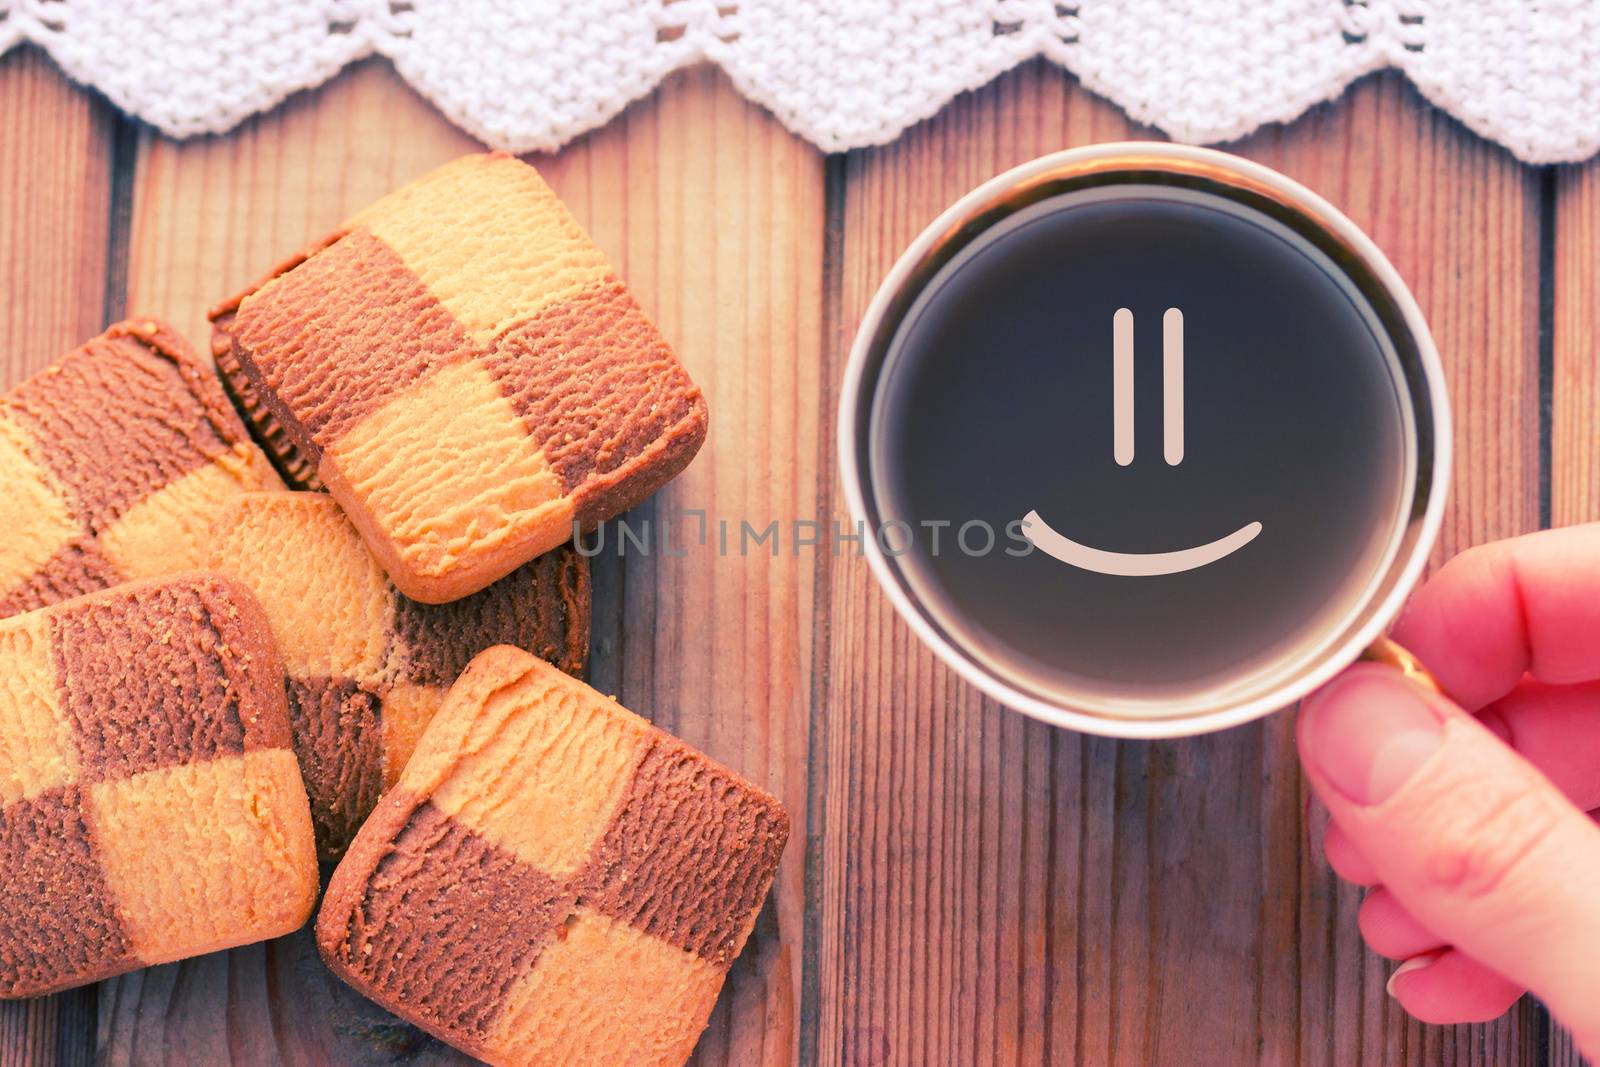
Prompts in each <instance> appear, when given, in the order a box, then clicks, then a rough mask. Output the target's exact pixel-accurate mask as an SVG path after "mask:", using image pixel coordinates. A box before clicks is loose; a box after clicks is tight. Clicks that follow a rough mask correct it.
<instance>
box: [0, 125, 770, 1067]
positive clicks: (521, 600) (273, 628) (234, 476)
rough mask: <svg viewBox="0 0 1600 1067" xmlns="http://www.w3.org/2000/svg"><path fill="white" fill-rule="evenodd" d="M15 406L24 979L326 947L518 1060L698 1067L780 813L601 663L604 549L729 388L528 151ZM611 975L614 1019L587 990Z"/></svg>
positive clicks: (420, 193) (4, 709)
mask: <svg viewBox="0 0 1600 1067" xmlns="http://www.w3.org/2000/svg"><path fill="white" fill-rule="evenodd" d="M212 322H213V327H214V332H213V337H212V354H213V356H214V357H215V362H216V367H217V371H219V372H220V379H219V376H218V374H217V373H216V372H214V371H213V370H212V368H211V367H210V366H209V365H208V364H207V363H205V362H203V361H202V360H200V359H198V358H196V357H195V355H194V354H193V352H192V351H191V350H190V348H189V347H188V346H187V345H186V344H185V343H184V341H183V340H182V338H180V337H179V336H178V335H177V334H176V333H175V332H174V331H173V330H171V329H170V328H168V327H166V326H164V325H162V324H161V323H159V322H155V321H152V320H139V321H134V322H127V323H122V324H119V325H117V326H114V327H112V328H111V329H110V330H108V331H107V332H106V333H105V334H103V335H102V336H100V337H98V338H95V339H94V340H92V341H89V342H88V343H87V344H85V345H83V346H82V347H81V348H78V349H76V350H74V351H73V352H70V353H68V354H67V355H66V356H64V357H63V358H62V359H60V360H59V361H58V362H57V363H56V364H54V365H53V366H51V367H50V368H48V369H46V370H45V371H43V372H41V373H40V374H38V375H36V376H34V377H33V378H31V379H29V380H27V381H25V382H23V383H22V384H20V385H18V386H16V387H15V388H14V389H12V390H11V392H9V393H8V394H6V395H5V396H4V397H0V489H3V493H0V498H3V499H4V500H5V501H6V516H7V520H8V521H7V522H6V523H4V524H3V525H0V898H3V906H0V997H30V996H38V995H41V994H44V993H49V992H52V991H55V990H60V989H65V988H69V987H71V986H74V985H80V984H83V983H86V982H92V981H96V980H98V979H101V978H104V977H107V976H109V975H113V974H117V973H120V972H122V971H126V970H129V969H132V968H135V967H141V966H145V965H148V964H153V963H159V962H165V961H169V960H176V959H181V958H184V957H187V956H192V955H196V954H199V953H203V952H211V951H216V950H219V949H222V948H227V947H230V946H234V945H241V944H246V943H250V942H253V941H259V940H262V939H265V938H270V937H276V936H279V935H281V934H284V933H287V932H289V931H292V930H294V929H297V928H298V927H300V926H301V925H303V924H304V923H305V922H306V921H307V920H308V919H309V917H310V915H311V913H312V911H313V910H314V909H315V907H316V902H317V894H318V891H319V888H320V884H321V883H320V874H321V872H320V870H319V862H318V861H319V859H320V860H323V861H330V862H332V861H337V864H338V865H337V867H336V868H335V869H334V870H333V872H332V874H331V877H330V879H329V881H328V883H327V888H326V892H325V893H324V895H323V900H322V906H321V909H320V914H319V916H318V919H317V943H318V945H319V947H320V949H321V952H322V954H323V957H324V959H325V960H326V962H327V963H328V965H329V967H330V968H331V969H332V970H333V971H334V973H336V974H338V975H339V976H340V977H342V978H344V979H345V980H346V981H348V982H349V983H350V984H351V985H353V986H354V987H355V988H357V989H358V990H360V991H361V992H363V993H364V994H366V995H367V996H369V997H371V998H372V999H373V1000H375V1001H377V1002H378V1003H380V1004H382V1005H383V1006H384V1007H386V1008H388V1009H389V1010H391V1011H393V1012H395V1013H396V1014H398V1015H400V1016H401V1017H402V1018H405V1019H407V1020H409V1021H411V1022H413V1023H415V1024H416V1025H418V1026H421V1027H423V1028H424V1029H426V1030H428V1031H430V1032H431V1033H433V1034H435V1035H437V1036H438V1037H440V1038H441V1039H443V1040H445V1041H448V1042H450V1043H451V1044H453V1045H455V1046H456V1047H458V1048H461V1049H463V1050H465V1051H467V1052H470V1053H472V1054H474V1055H477V1056H480V1057H482V1058H484V1059H486V1060H488V1061H489V1062H492V1063H506V1064H541V1065H542V1064H614V1063H623V1062H627V1063H641V1064H681V1063H682V1062H683V1061H684V1060H686V1059H687V1058H688V1056H689V1055H690V1053H691V1052H692V1051H693V1048H694V1045H695V1042H696V1040H697V1039H698V1037H699V1034H700V1031H701V1030H702V1029H703V1028H704V1026H705V1023H706V1020H707V1018H708V1017H709V1015H710V1012H711V1009H712V1006H713V1004H714V1002H715V1001H716V998H717V995H718V991H719V990H720V988H721V985H722V981H723V977H724V975H725V973H726V971H727V969H728V967H729V965H730V964H731V962H732V960H733V959H734V958H735V957H736V956H737V955H738V954H739V952H740V950H741V948H742V947H743V945H744V942H745V939H746V937H747V936H748V934H749V932H750V929H751V927H752V925H753V924H754V921H755V916H756V912H757V911H758V910H759V908H760V907H761V904H762V902H763V900H764V899H765V897H766V894H767V891H768V889H769V887H770V885H771V883H772V879H773V875H774V873H775V871H776V868H777V864H778V860H779V857H780V855H781V853H782V850H783V846H784V843H785V840H786V838H787V836H788V819H787V816H786V814H785V813H784V811H783V809H782V807H781V806H779V804H778V803H777V801H775V800H774V799H773V798H772V797H771V796H770V795H768V794H767V793H766V792H764V791H763V790H761V789H760V788H758V787H756V786H754V785H752V784H750V783H749V782H746V781H745V780H743V779H742V778H740V777H739V776H738V775H737V774H735V773H734V772H732V771H730V770H728V769H726V768H724V767H721V766H718V765H717V764H715V763H713V762H712V761H711V760H709V759H707V758H706V757H705V756H702V755H700V754H699V753H697V752H694V751H693V750H691V749H689V748H688V747H687V746H685V745H684V744H683V743H682V742H680V741H677V740H676V739H674V738H672V737H670V736H668V735H667V734H664V733H662V732H661V731H660V730H657V729H656V728H655V727H653V726H651V725H650V724H649V723H648V722H646V721H645V720H643V719H641V718H639V717H638V716H636V715H634V714H632V713H631V712H629V711H627V710H625V709H623V708H622V707H621V706H620V705H618V704H617V703H616V702H614V701H612V700H610V699H608V698H606V697H604V696H602V695H601V694H599V693H597V692H595V691H594V690H593V689H591V688H589V687H588V686H587V685H585V684H584V683H583V682H582V681H580V680H579V677H580V676H581V674H582V672H583V670H584V667H585V663H586V660H587V655H588V642H589V621H590V619H589V617H590V593H589V574H588V563H587V560H586V559H585V558H584V557H583V555H582V554H581V553H580V552H579V551H577V550H576V548H575V546H574V538H575V537H577V536H579V535H581V533H582V532H584V531H587V530H591V529H593V528H594V527H595V526H596V525H598V524H599V523H600V522H603V521H604V520H606V519H608V518H611V517H612V516H615V515H617V514H619V513H620V512H622V511H624V510H626V509H627V508H629V507H632V506H633V505H635V504H637V503H638V502H640V501H642V500H643V499H645V498H646V497H647V496H649V495H650V494H651V493H653V492H654V491H655V490H656V489H658V488H660V487H661V486H662V485H664V484H665V483H666V482H667V481H668V480H670V479H671V478H672V477H674V476H675V475H676V474H677V473H678V472H679V471H680V470H682V469H683V467H684V466H686V465H687V464H688V462H689V461H690V459H692V458H693V456H694V454H695V452H696V450H697V449H698V448H699V446H700V444H701V442H702V441H703V440H704V438H705V432H706V408H705V402H704V400H703V398H702V397H701V395H700V392H699V390H698V389H697V388H696V387H695V385H694V383H693V382H692V381H690V379H689V377H688V375H687V374H686V373H685V371H684V369H683V367H682V365H681V364H680V363H679V362H678V360H677V358H676V357H675V356H674V355H673V353H672V351H671V349H670V348H669V347H668V345H667V344H666V342H665V341H664V340H663V339H662V337H661V335H660V333H659V332H658V331H657V330H656V329H655V327H654V326H653V325H652V324H651V323H650V321H649V320H648V319H647V318H646V317H645V316H644V314H643V313H642V312H641V311H640V309H639V307H638V305H637V304H636V303H635V301H634V300H633V298H632V296H631V295H630V294H629V292H628V290H627V288H626V287H625V286H624V285H623V284H622V283H621V282H620V281H619V280H618V279H617V277H616V276H615V274H614V273H613V272H612V271H611V269H610V267H609V266H608V264H607V263H606V260H605V258H604V256H602V255H601V253H600V252H599V250H598V249H597V248H596V247H595V246H594V244H593V242H591V241H590V239H589V238H588V236H587V235H586V234H584V232H583V231H582V229H581V228H580V227H579V226H578V225H577V223H576V222H575V221H574V220H573V218H572V216H571V215H570V214H569V213H568V212H567V211H566V209H565V208H564V207H563V205H562V204H561V203H560V201H559V200H558V199H557V198H556V197H555V195H554V194H553V193H552V192H551V191H550V189H549V187H548V186H546V185H545V184H544V182H543V181H542V180H541V179H540V177H539V175H538V174H537V173H536V172H535V171H534V170H533V169H532V168H531V167H529V166H527V165H525V164H523V163H521V162H519V161H517V160H516V159H514V158H511V157H509V156H505V155H501V154H492V155H484V156H471V157H467V158H465V159H462V160H458V161H457V162H455V163H452V164H449V165H447V166H445V167H442V168H440V169H439V170H437V171H435V172H433V173H432V174H429V175H426V176H425V177H423V178H421V179H419V180H418V181H416V182H414V183H412V184H411V185H409V186H406V187H405V188H402V189H400V190H398V191H397V192H395V193H393V194H391V195H389V196H387V197H385V198H383V199H382V200H380V201H378V202H377V203H376V204H373V205H372V206H370V207H369V208H367V209H366V210H364V211H362V212H361V213H359V214H357V215H356V216H355V217H354V218H352V219H350V220H349V221H348V222H347V223H346V224H345V225H343V226H341V227H340V228H339V229H337V230H336V231H335V232H333V233H332V234H329V235H328V236H327V237H325V238H324V239H322V240H320V241H318V242H316V243H315V244H312V245H310V246H308V247H307V248H306V249H305V250H304V251H302V252H300V253H298V254H297V255H295V256H293V257H292V258H290V259H289V260H287V261H285V262H284V263H283V264H282V265H280V266H279V267H277V268H276V269H275V270H273V271H272V272H271V273H270V274H269V275H268V276H267V277H266V278H265V279H263V280H262V281H261V282H260V283H258V284H256V285H254V286H252V287H251V288H250V289H249V290H247V291H246V292H244V293H243V294H240V295H239V296H237V297H235V298H233V299H231V300H229V301H227V302H225V303H223V304H220V305H219V306H218V307H217V308H216V309H215V310H214V311H213V313H212ZM580 991H581V995H580Z"/></svg>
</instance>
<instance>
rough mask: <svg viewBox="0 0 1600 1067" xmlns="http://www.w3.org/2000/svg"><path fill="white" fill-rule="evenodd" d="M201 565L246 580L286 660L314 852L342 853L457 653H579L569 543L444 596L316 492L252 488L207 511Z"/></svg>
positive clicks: (450, 674) (583, 653) (578, 660)
mask: <svg viewBox="0 0 1600 1067" xmlns="http://www.w3.org/2000/svg"><path fill="white" fill-rule="evenodd" d="M209 565H210V566H212V567H213V568H215V569H216V570H218V571H221V572H224V573H226V574H229V575H232V576H234V577H236V578H238V579H240V580H241V581H243V582H244V583H245V584H246V585H248V586H249V587H250V588H251V590H253V591H254V592H255V594H256V596H257V597H258V598H259V599H260V601H261V603H262V605H263V606H264V607H265V609H266V614H267V619H268V620H269V622H270V624H271V627H272V632H273V634H274V636H275V637H276V639H277V642H278V647H279V649H280V651H281V652H282V655H283V660H284V665H285V667H286V669H287V678H288V682H287V685H288V696H289V719H290V724H291V726H292V728H293V733H294V747H295V752H296V754H297V755H298V756H299V757H300V766H301V770H302V773H303V774H304V776H305V781H306V789H307V791H308V792H309V793H310V795H311V817H312V822H313V824H314V825H315V827H316V835H317V849H318V852H319V853H320V854H321V855H323V856H324V857H327V858H330V859H331V858H337V857H338V856H340V855H342V854H343V852H344V849H345V846H347V845H348V844H349V843H350V838H351V837H352V836H354V834H355V832H356V830H357V828H359V827H360V825H361V822H362V820H364V819H365V818H366V817H367V815H368V813H370V812H371V811H372V806H373V805H374V804H375V803H377V800H378V797H379V796H380V795H381V794H382V793H383V791H384V790H385V789H388V788H390V787H391V786H393V785H394V783H395V781H396V780H397V779H398V778H399V776H400V770H401V768H403V767H404V766H405V765H406V760H408V759H409V758H410V757H411V751H412V749H413V748H415V746H416V740H417V737H418V735H419V734H421V732H422V729H423V727H424V726H426V725H427V723H428V720H429V719H431V718H432V717H433V714H434V712H435V711H437V710H438V708H439V705H440V704H441V703H442V702H443V700H444V696H445V693H446V691H447V690H448V689H449V687H450V684H451V683H452V682H454V681H455V680H456V677H457V676H458V675H460V673H461V672H462V671H463V670H464V669H465V668H466V666H467V663H468V662H469V661H470V660H471V659H472V657H473V656H475V655H477V654H478V653H479V652H481V651H483V650H484V649H486V648H488V647H490V646H491V645H496V644H514V645H517V646H520V647H522V648H525V649H527V650H529V651H531V652H533V653H534V654H536V655H538V656H541V657H543V658H544V659H546V660H548V661H549V662H551V663H554V664H555V665H556V666H558V667H560V668H561V669H562V670H564V671H568V672H570V673H573V674H577V673H580V672H582V670H583V667H584V663H585V661H586V660H587V659H588V653H589V606H590V596H589V565H588V560H586V559H584V558H583V557H582V556H581V555H579V554H578V553H577V552H576V551H575V550H574V549H573V548H572V546H571V545H570V544H567V545H563V546H562V547H561V548H558V549H556V550H555V551H553V552H546V553H545V554H544V555H542V556H539V557H538V558H537V559H534V560H532V561H530V562H528V563H525V564H523V565H522V566H521V567H519V568H518V569H517V570H515V571H513V572H511V574H509V575H507V576H506V577H504V578H502V579H500V580H499V581H497V582H495V583H494V584H493V585H491V586H489V588H487V589H484V590H482V591H480V592H477V593H474V594H472V595H471V596H469V597H466V598H464V599H461V600H457V601H454V602H452V603H450V604H437V605H434V604H419V603H418V602H416V601H414V600H411V599H409V598H407V597H406V596H405V595H404V594H402V593H401V592H400V591H399V590H397V589H395V587H394V586H393V585H392V584H391V583H390V582H389V581H388V580H387V579H386V578H385V577H384V574H383V571H382V570H381V569H380V568H379V567H378V565H377V562H376V561H375V560H374V559H373V558H372V554H371V553H370V552H368V551H367V549H366V546H365V545H364V544H362V542H361V538H360V537H359V536H358V535H357V534H356V532H355V529H354V528H353V527H352V526H351V525H350V523H349V522H348V521H346V519H345V517H344V514H343V513H342V512H341V511H340V510H339V507H338V505H337V504H335V503H334V502H333V500H331V499H330V498H329V497H327V496H326V495H325V494H322V493H252V494H247V495H245V496H241V497H240V498H239V499H238V500H236V501H234V502H233V504H232V505H230V506H229V507H228V508H226V509H225V510H224V511H223V512H222V513H221V515H219V516H218V518H217V522H216V526H215V527H214V530H213V533H212V539H211V557H210V561H209Z"/></svg>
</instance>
